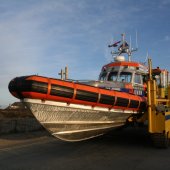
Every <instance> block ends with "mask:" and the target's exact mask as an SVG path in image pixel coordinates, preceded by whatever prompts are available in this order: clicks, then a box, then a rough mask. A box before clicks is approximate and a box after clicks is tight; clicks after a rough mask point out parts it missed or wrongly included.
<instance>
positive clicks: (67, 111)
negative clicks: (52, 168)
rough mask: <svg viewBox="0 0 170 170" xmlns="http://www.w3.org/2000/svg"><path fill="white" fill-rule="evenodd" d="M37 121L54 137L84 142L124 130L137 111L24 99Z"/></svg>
mask: <svg viewBox="0 0 170 170" xmlns="http://www.w3.org/2000/svg"><path fill="white" fill-rule="evenodd" d="M23 102H24V103H25V104H26V106H27V107H28V108H29V109H30V110H31V112H32V113H33V115H34V116H35V117H36V119H37V120H38V121H39V122H40V123H41V124H42V126H44V127H45V128H46V129H47V130H48V131H49V132H50V133H51V134H52V135H53V136H55V137H57V138H59V139H61V140H64V141H81V140H86V139H89V138H93V137H96V136H99V135H103V134H105V133H106V132H108V131H111V130H113V129H115V128H117V127H120V126H123V125H124V124H125V123H126V120H127V118H128V117H129V116H130V115H132V114H135V113H136V112H134V111H127V110H120V109H111V110H109V109H106V108H100V107H91V106H85V105H77V104H67V103H64V102H52V101H42V100H38V99H24V100H23Z"/></svg>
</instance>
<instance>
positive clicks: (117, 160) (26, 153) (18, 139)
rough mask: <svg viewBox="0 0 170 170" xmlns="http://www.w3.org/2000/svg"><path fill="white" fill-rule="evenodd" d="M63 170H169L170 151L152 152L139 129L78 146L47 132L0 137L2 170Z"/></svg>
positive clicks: (148, 142)
mask: <svg viewBox="0 0 170 170" xmlns="http://www.w3.org/2000/svg"><path fill="white" fill-rule="evenodd" d="M3 141H4V142H3ZM7 141H8V142H7ZM3 143H6V144H3ZM63 169H64V170H91V169H96V170H103V169H106V170H107V169H108V170H109V169H111V170H146V169H153V170H170V148H169V149H167V150H166V149H155V148H153V147H152V145H151V142H150V140H149V137H148V134H147V133H146V132H145V131H144V130H143V129H136V128H133V129H126V130H123V131H114V132H112V133H110V134H108V135H105V136H102V137H99V138H96V139H92V140H88V141H83V142H77V143H68V142H63V141H60V140H58V139H55V138H53V137H51V136H49V135H48V134H47V133H44V132H41V133H39V132H36V133H33V134H31V135H30V134H24V135H21V134H17V135H13V136H12V137H10V136H1V137H0V170H63Z"/></svg>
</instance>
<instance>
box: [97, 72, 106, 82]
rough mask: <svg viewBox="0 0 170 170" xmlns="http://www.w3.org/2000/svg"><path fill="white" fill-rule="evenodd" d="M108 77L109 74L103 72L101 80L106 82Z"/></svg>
mask: <svg viewBox="0 0 170 170" xmlns="http://www.w3.org/2000/svg"><path fill="white" fill-rule="evenodd" d="M106 76H107V72H102V73H101V74H100V77H99V80H101V81H104V80H106Z"/></svg>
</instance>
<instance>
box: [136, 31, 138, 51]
mask: <svg viewBox="0 0 170 170" xmlns="http://www.w3.org/2000/svg"><path fill="white" fill-rule="evenodd" d="M136 49H138V33H137V30H136Z"/></svg>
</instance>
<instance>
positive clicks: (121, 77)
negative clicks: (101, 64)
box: [108, 72, 132, 83]
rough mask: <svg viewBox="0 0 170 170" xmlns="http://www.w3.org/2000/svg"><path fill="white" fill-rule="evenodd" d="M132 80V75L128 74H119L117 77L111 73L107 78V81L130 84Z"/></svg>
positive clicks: (115, 73) (114, 73)
mask: <svg viewBox="0 0 170 170" xmlns="http://www.w3.org/2000/svg"><path fill="white" fill-rule="evenodd" d="M131 79H132V73H129V72H121V73H120V75H119V76H118V72H111V73H110V74H109V77H108V81H119V82H126V83H130V82H131Z"/></svg>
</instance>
